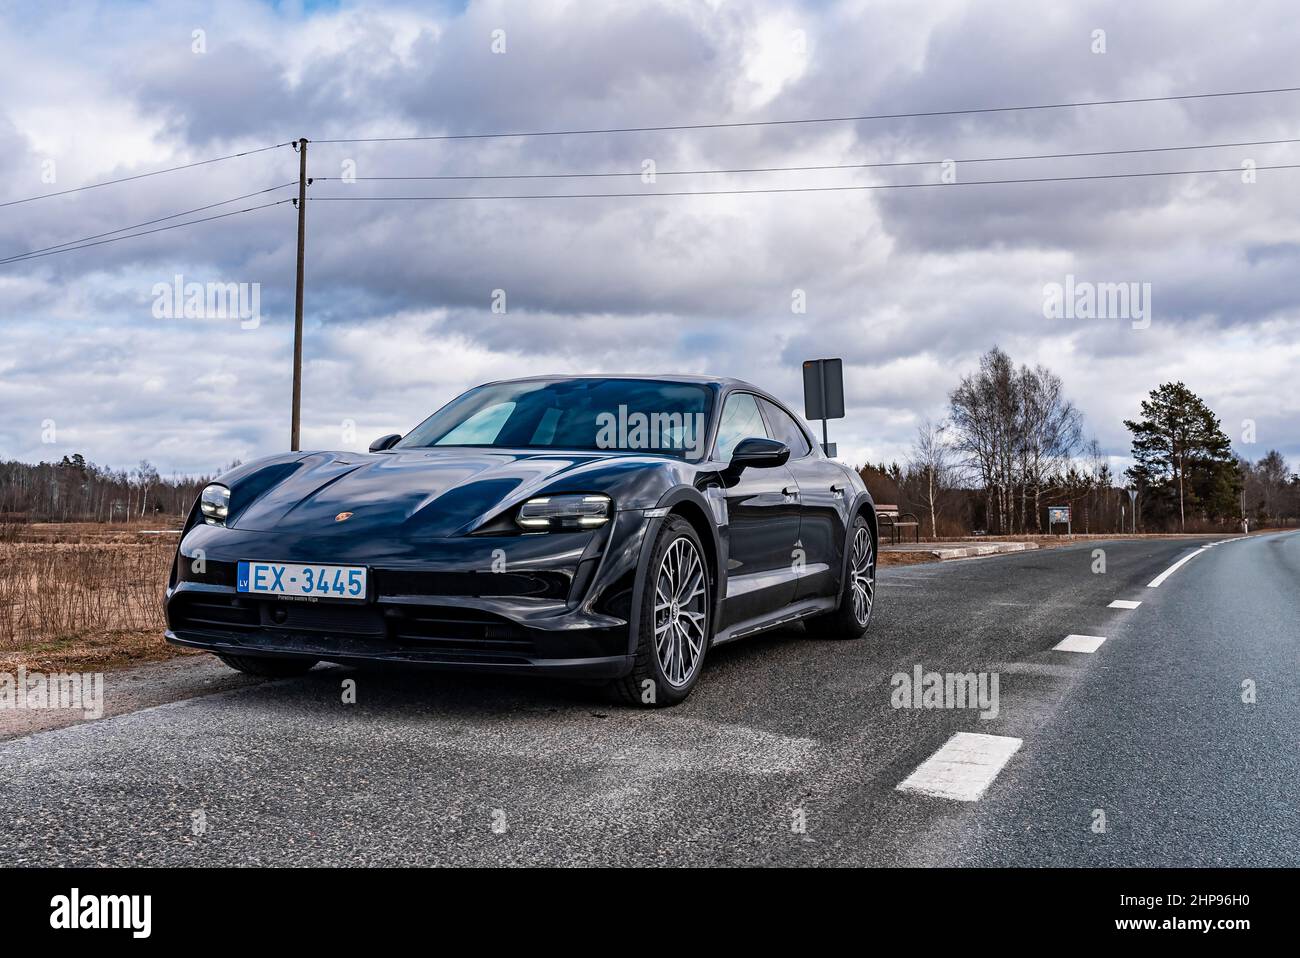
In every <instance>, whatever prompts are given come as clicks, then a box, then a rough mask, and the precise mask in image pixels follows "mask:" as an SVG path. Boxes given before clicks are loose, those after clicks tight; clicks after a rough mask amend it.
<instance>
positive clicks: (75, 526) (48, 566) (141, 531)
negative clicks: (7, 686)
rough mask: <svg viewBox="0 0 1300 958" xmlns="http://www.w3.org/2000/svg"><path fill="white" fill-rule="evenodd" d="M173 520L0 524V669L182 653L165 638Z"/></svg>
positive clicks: (98, 664) (102, 665) (96, 664)
mask: <svg viewBox="0 0 1300 958" xmlns="http://www.w3.org/2000/svg"><path fill="white" fill-rule="evenodd" d="M174 524H175V523H174V521H173V522H168V521H166V520H156V519H155V520H149V521H145V522H143V523H131V524H123V523H116V524H111V525H104V524H97V523H66V524H44V523H34V524H30V525H6V526H4V527H3V529H0V671H3V672H12V671H14V670H15V669H16V668H18V667H19V666H26V667H27V668H29V669H33V670H41V671H58V670H66V669H83V670H102V669H108V668H113V667H115V666H121V665H125V664H128V663H133V662H145V661H151V660H157V659H164V658H170V657H172V656H175V655H178V654H185V653H183V652H181V651H180V650H178V649H176V648H174V647H173V646H169V645H167V644H166V643H164V642H163V639H162V632H163V613H162V600H163V592H164V590H165V589H166V585H167V574H168V570H169V568H170V564H171V559H172V554H173V552H174V550H175V548H176V533H175V531H173V530H170V529H169V528H168V527H169V526H171V525H174Z"/></svg>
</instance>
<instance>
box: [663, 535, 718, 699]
mask: <svg viewBox="0 0 1300 958" xmlns="http://www.w3.org/2000/svg"><path fill="white" fill-rule="evenodd" d="M708 599H709V593H708V585H707V580H706V579H705V575H704V561H703V559H702V558H701V557H700V551H699V549H698V548H696V546H695V543H694V542H692V541H691V540H690V539H689V538H687V537H686V536H681V537H680V538H677V539H674V540H673V541H672V543H671V544H670V545H669V546H668V551H667V552H666V553H664V557H663V561H662V562H660V563H659V571H658V573H657V574H656V575H655V614H654V622H655V635H654V641H655V656H656V658H657V659H658V661H659V668H660V670H661V671H662V672H663V675H664V678H665V679H667V680H668V684H670V685H671V686H673V688H682V687H683V686H685V685H687V684H689V683H690V681H691V679H692V678H694V676H695V672H696V670H697V669H698V668H699V666H700V662H701V661H702V660H703V658H704V642H705V639H706V637H707V636H708V634H709V633H708V623H709V620H708V615H709V613H708Z"/></svg>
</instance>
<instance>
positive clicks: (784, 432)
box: [759, 399, 812, 459]
mask: <svg viewBox="0 0 1300 958" xmlns="http://www.w3.org/2000/svg"><path fill="white" fill-rule="evenodd" d="M759 402H761V403H762V404H763V412H764V413H766V414H767V422H768V425H770V426H771V427H772V431H773V432H774V433H776V435H775V436H773V437H772V438H773V439H780V440H781V441H782V442H783V443H785V444H786V445H787V446H789V447H790V458H791V459H802V458H803V457H804V456H806V455H808V453H810V452H812V446H810V445H809V444H808V437H807V436H806V435H804V431H803V430H802V429H800V428H799V424H798V423H797V422H795V421H794V420H793V419H791V418H790V415H789V414H788V413H787V412H786V411H785V410H784V409H782V408H781V407H780V406H778V405H776V404H775V403H770V402H768V401H767V400H766V399H760V400H759Z"/></svg>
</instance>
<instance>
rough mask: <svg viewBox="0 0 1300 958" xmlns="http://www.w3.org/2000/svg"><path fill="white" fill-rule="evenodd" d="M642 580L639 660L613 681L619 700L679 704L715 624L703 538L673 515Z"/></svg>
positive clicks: (691, 683) (696, 674) (653, 705)
mask: <svg viewBox="0 0 1300 958" xmlns="http://www.w3.org/2000/svg"><path fill="white" fill-rule="evenodd" d="M645 575H646V580H645V581H644V582H643V583H642V584H641V607H640V608H639V609H634V610H633V614H634V615H636V616H638V619H637V634H638V636H639V637H640V638H639V640H638V642H637V649H636V654H635V661H634V662H633V665H632V671H631V672H630V673H629V674H628V675H626V676H624V677H623V678H621V679H617V680H615V681H614V682H613V683H612V691H613V693H614V695H615V697H616V698H617V699H619V700H620V701H623V702H625V703H627V704H629V705H640V706H642V707H644V708H663V707H664V706H668V705H676V704H677V703H678V702H681V701H683V700H685V699H686V697H687V696H688V695H690V694H691V689H693V688H694V687H695V683H696V682H697V681H699V678H700V672H701V671H702V670H703V668H704V654H705V653H706V652H707V651H708V648H709V640H710V638H711V637H712V626H713V608H712V605H711V603H712V601H713V589H712V583H711V582H710V581H709V567H708V563H707V562H706V561H705V557H704V547H703V546H702V545H701V544H700V537H699V536H698V535H697V534H696V532H695V529H694V528H693V527H692V526H691V524H690V523H689V522H687V521H686V520H685V519H683V518H681V517H680V516H674V515H670V516H669V517H668V518H667V519H666V520H665V521H664V524H663V526H662V527H661V528H660V530H659V535H658V537H657V538H656V539H655V544H654V548H653V549H652V550H651V553H650V562H649V563H648V564H647V565H646V572H645Z"/></svg>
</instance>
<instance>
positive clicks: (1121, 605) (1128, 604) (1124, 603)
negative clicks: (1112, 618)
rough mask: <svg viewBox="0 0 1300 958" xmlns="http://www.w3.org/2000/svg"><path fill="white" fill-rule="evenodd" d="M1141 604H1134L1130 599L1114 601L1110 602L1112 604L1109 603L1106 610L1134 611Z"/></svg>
mask: <svg viewBox="0 0 1300 958" xmlns="http://www.w3.org/2000/svg"><path fill="white" fill-rule="evenodd" d="M1141 604H1142V603H1141V602H1134V601H1132V600H1131V599H1116V600H1115V601H1114V602H1112V603H1111V604H1110V605H1108V606H1107V607H1106V608H1108V609H1136V608H1137V607H1138V606H1140V605H1141Z"/></svg>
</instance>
